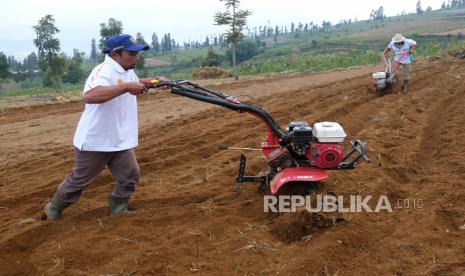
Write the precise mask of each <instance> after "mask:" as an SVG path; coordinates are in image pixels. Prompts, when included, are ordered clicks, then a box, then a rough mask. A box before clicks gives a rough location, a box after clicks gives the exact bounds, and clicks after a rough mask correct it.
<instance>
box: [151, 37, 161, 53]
mask: <svg viewBox="0 0 465 276" xmlns="http://www.w3.org/2000/svg"><path fill="white" fill-rule="evenodd" d="M152 50H153V51H154V52H155V53H158V52H160V43H159V42H158V36H157V34H156V33H153V34H152Z"/></svg>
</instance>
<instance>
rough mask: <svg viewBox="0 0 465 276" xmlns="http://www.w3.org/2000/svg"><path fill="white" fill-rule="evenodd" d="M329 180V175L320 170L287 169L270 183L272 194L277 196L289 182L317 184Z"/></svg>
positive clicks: (304, 168)
mask: <svg viewBox="0 0 465 276" xmlns="http://www.w3.org/2000/svg"><path fill="white" fill-rule="evenodd" d="M326 178H328V173H327V172H326V171H325V170H323V169H319V168H310V167H298V168H287V169H284V170H282V171H280V172H279V173H277V174H276V175H275V177H274V178H273V180H271V182H270V189H271V193H272V194H276V193H277V192H278V190H279V189H280V188H281V187H282V186H283V185H284V184H286V183H289V182H315V181H321V180H324V179H326Z"/></svg>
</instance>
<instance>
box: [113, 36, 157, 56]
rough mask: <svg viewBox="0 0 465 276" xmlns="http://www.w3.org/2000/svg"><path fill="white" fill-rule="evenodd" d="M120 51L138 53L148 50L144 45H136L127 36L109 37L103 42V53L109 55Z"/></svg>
mask: <svg viewBox="0 0 465 276" xmlns="http://www.w3.org/2000/svg"><path fill="white" fill-rule="evenodd" d="M120 49H121V50H124V51H129V52H139V51H141V50H144V51H146V50H148V49H149V46H148V45H145V44H137V43H136V41H135V40H134V38H132V36H130V35H128V34H119V35H114V36H110V37H109V38H108V39H107V41H106V42H105V50H104V52H105V53H110V52H112V51H116V50H120Z"/></svg>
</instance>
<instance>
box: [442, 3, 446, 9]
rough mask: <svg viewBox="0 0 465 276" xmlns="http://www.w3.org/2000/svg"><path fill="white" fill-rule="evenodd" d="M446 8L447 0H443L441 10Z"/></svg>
mask: <svg viewBox="0 0 465 276" xmlns="http://www.w3.org/2000/svg"><path fill="white" fill-rule="evenodd" d="M445 9H446V1H444V2H442V5H441V10H445Z"/></svg>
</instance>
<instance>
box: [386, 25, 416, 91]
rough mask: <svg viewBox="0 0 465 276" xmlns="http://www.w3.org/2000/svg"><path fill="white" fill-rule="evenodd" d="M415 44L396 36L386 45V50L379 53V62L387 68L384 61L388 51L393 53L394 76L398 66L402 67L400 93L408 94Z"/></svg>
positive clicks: (410, 40) (398, 35) (399, 35)
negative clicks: (402, 82) (402, 81)
mask: <svg viewBox="0 0 465 276" xmlns="http://www.w3.org/2000/svg"><path fill="white" fill-rule="evenodd" d="M416 45H417V43H416V42H415V41H414V40H412V39H407V38H405V37H404V36H403V35H402V34H396V35H394V37H393V38H392V40H391V42H390V43H389V44H388V46H387V47H386V49H384V51H383V52H382V53H381V62H384V63H385V65H386V68H387V66H388V65H387V63H386V60H387V58H388V54H389V52H390V51H393V52H394V64H393V65H392V72H393V73H394V74H395V72H396V70H397V67H399V64H401V65H402V71H403V77H404V78H403V80H404V84H403V85H402V92H403V93H404V94H407V93H408V82H409V77H410V76H409V75H410V67H411V64H412V53H413V50H414V49H415V46H416Z"/></svg>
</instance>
